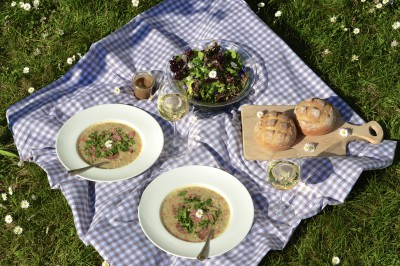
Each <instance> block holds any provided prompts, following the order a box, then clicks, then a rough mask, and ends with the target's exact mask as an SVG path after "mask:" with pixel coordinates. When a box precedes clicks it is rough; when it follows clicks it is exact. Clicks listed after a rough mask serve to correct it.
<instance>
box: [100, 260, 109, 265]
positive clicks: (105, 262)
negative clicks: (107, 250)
mask: <svg viewBox="0 0 400 266" xmlns="http://www.w3.org/2000/svg"><path fill="white" fill-rule="evenodd" d="M101 266H110V264H109V263H108V262H107V261H103V263H102V264H101Z"/></svg>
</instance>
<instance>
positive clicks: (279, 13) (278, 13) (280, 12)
mask: <svg viewBox="0 0 400 266" xmlns="http://www.w3.org/2000/svg"><path fill="white" fill-rule="evenodd" d="M280 16H282V11H280V10H278V11H276V12H275V17H277V18H278V17H280Z"/></svg>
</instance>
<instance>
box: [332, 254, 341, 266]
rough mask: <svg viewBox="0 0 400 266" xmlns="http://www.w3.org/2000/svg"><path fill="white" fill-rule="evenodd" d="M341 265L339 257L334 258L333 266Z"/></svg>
mask: <svg viewBox="0 0 400 266" xmlns="http://www.w3.org/2000/svg"><path fill="white" fill-rule="evenodd" d="M339 263H340V259H339V257H336V256H335V257H333V258H332V265H338V264H339Z"/></svg>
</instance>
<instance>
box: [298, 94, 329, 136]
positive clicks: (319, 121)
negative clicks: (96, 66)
mask: <svg viewBox="0 0 400 266" xmlns="http://www.w3.org/2000/svg"><path fill="white" fill-rule="evenodd" d="M294 113H295V114H296V119H297V122H298V124H299V128H300V130H301V132H302V133H303V134H304V135H307V136H319V135H324V134H327V133H329V132H331V131H332V130H333V128H334V126H335V121H336V114H335V110H334V107H333V106H332V104H330V103H329V102H328V101H326V100H324V99H319V98H312V99H308V100H305V101H302V102H301V103H299V104H298V105H297V106H296V108H295V109H294Z"/></svg>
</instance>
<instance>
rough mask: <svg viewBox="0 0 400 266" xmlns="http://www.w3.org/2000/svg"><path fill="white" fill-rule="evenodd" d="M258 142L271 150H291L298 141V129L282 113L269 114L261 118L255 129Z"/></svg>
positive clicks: (273, 112)
mask: <svg viewBox="0 0 400 266" xmlns="http://www.w3.org/2000/svg"><path fill="white" fill-rule="evenodd" d="M254 136H255V138H256V140H257V141H259V142H260V143H262V144H264V146H265V147H267V148H268V149H270V150H273V151H282V150H287V149H289V148H290V147H291V146H292V145H293V144H294V142H295V141H296V136H297V129H296V125H295V123H294V121H293V120H292V119H291V118H290V117H289V116H288V115H287V114H285V113H282V112H276V111H272V112H267V113H264V115H263V116H262V117H260V121H258V123H257V124H256V126H255V128H254Z"/></svg>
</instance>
